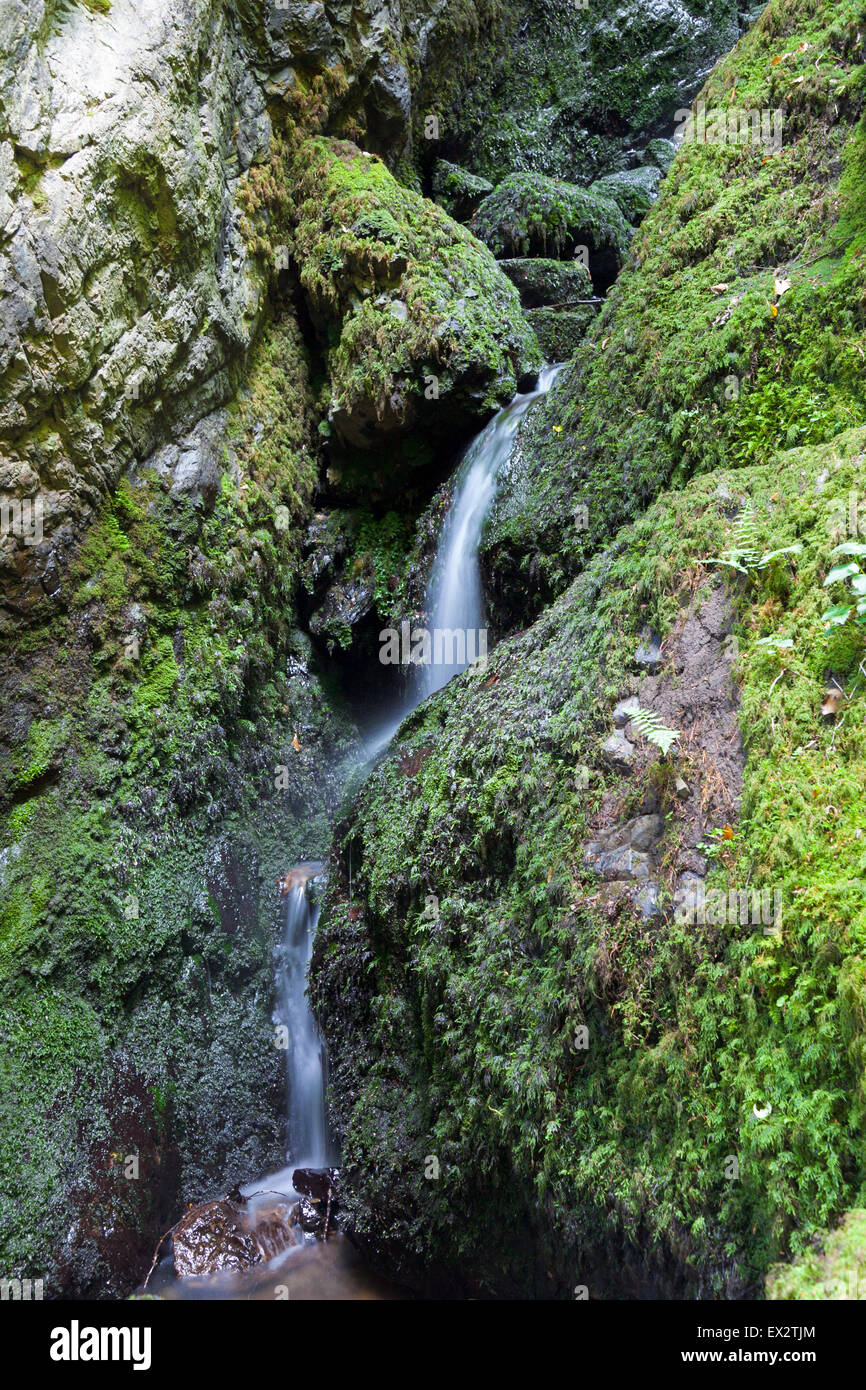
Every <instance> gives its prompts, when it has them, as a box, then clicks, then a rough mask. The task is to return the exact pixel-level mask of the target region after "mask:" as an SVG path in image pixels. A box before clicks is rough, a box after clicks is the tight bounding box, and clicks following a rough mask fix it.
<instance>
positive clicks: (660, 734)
mask: <svg viewBox="0 0 866 1390" xmlns="http://www.w3.org/2000/svg"><path fill="white" fill-rule="evenodd" d="M631 722H632V723H633V724H634V726H635V728H637V729H638V730H639V731H640V732H641V733H642V734H643V736H644V738H646V739H649V742H650V743H654V744H655V746H656V748H659V749H661V755H662V757H663V758H664V757H665V756H666V755H667V754H668V753H669V752H670V751H671V748H672V746H673V744H675V743H676V741H677V739H678V738H679V736H680V735H679V733H678V731H677V730H676V729H668V728H666V727H665V725H664V724H663V723H662V721H661V720H660V719H659V717H658V715H657V714H653V712H652V710H651V709H643V708H642V707H641V706H640V705H638V707H637V709H636V710H635V711H634V713H633V714H632V716H631Z"/></svg>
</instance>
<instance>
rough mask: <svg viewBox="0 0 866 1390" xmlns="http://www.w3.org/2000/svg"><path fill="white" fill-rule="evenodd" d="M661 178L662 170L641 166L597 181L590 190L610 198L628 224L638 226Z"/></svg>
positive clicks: (647, 165)
mask: <svg viewBox="0 0 866 1390" xmlns="http://www.w3.org/2000/svg"><path fill="white" fill-rule="evenodd" d="M661 178H662V171H661V169H657V168H656V167H655V166H654V165H652V164H644V165H641V167H640V168H639V169H622V170H620V172H619V173H616V174H606V175H605V177H604V178H602V179H596V181H595V183H594V184H593V185H592V191H593V192H594V193H600V194H601V195H602V197H604V198H610V199H611V201H612V202H614V203H616V205H617V207H618V208H619V210H620V212H621V213H622V215H623V216H624V217H625V218H626V219H627V221H629V222H630V223H631V224H632V226H637V224H638V222H642V221H643V219H644V218H645V217H646V215H647V213H648V212H649V210H650V208H651V207H652V205H653V203H654V202H655V200H656V197H657V195H658V187H659V183H660V182H661Z"/></svg>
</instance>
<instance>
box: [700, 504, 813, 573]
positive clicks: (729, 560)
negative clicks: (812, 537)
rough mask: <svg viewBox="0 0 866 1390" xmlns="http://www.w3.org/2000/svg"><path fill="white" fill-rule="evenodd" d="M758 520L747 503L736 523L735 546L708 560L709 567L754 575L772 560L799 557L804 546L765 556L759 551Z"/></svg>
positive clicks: (751, 506)
mask: <svg viewBox="0 0 866 1390" xmlns="http://www.w3.org/2000/svg"><path fill="white" fill-rule="evenodd" d="M758 539H759V538H758V519H757V516H756V515H755V508H754V506H753V504H752V503H751V502H746V504H745V506H744V507H743V510H742V511H741V512H740V515H739V516H738V517H737V520H736V522H735V523H734V544H733V545H732V546H731V548H730V550H726V551H725V553H724V555H722V556H719V557H717V558H714V559H712V560H708V561H707V564H708V565H727V566H728V567H729V568H730V569H735V570H737V572H738V573H739V574H754V573H755V572H756V571H758V570H763V569H766V567H767V565H769V563H770V561H771V560H776V559H778V557H779V556H780V555H799V554H800V551H801V550H802V549H803V547H802V545H799V544H798V545H786V546H784V547H783V549H782V550H768V551H766V552H765V553H764V554H763V555H762V554H761V552H760V550H759V549H758Z"/></svg>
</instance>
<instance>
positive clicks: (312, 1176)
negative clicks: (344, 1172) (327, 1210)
mask: <svg viewBox="0 0 866 1390" xmlns="http://www.w3.org/2000/svg"><path fill="white" fill-rule="evenodd" d="M338 1176H339V1170H338V1169H336V1168H296V1169H295V1171H294V1173H293V1174H292V1186H293V1187H294V1189H295V1191H296V1192H300V1193H302V1194H303V1195H304V1196H305V1197H312V1198H313V1199H314V1200H315V1201H317V1202H327V1201H331V1202H333V1201H334V1200H336V1196H337V1178H338Z"/></svg>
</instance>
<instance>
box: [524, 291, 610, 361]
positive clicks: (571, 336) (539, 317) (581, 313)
mask: <svg viewBox="0 0 866 1390" xmlns="http://www.w3.org/2000/svg"><path fill="white" fill-rule="evenodd" d="M526 317H527V319H528V321H529V323H530V325H531V326H532V329H533V331H534V333H535V336H536V337H537V339H538V341H539V344H540V346H541V351H542V352H543V353H544V356H545V357H546V359H547V361H548V362H567V361H568V360H569V358H571V357H573V356H574V354H575V353H576V352H577V349H578V347H579V346H580V344H581V343H582V342H583V340H584V338H585V337H586V335H587V333H588V331H589V329H590V328H591V327H592V325H593V324H594V323H595V320H596V310H595V309H594V308H593V307H592V306H591V305H584V306H582V307H580V308H576V309H551V308H544V309H527V311H526Z"/></svg>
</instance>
